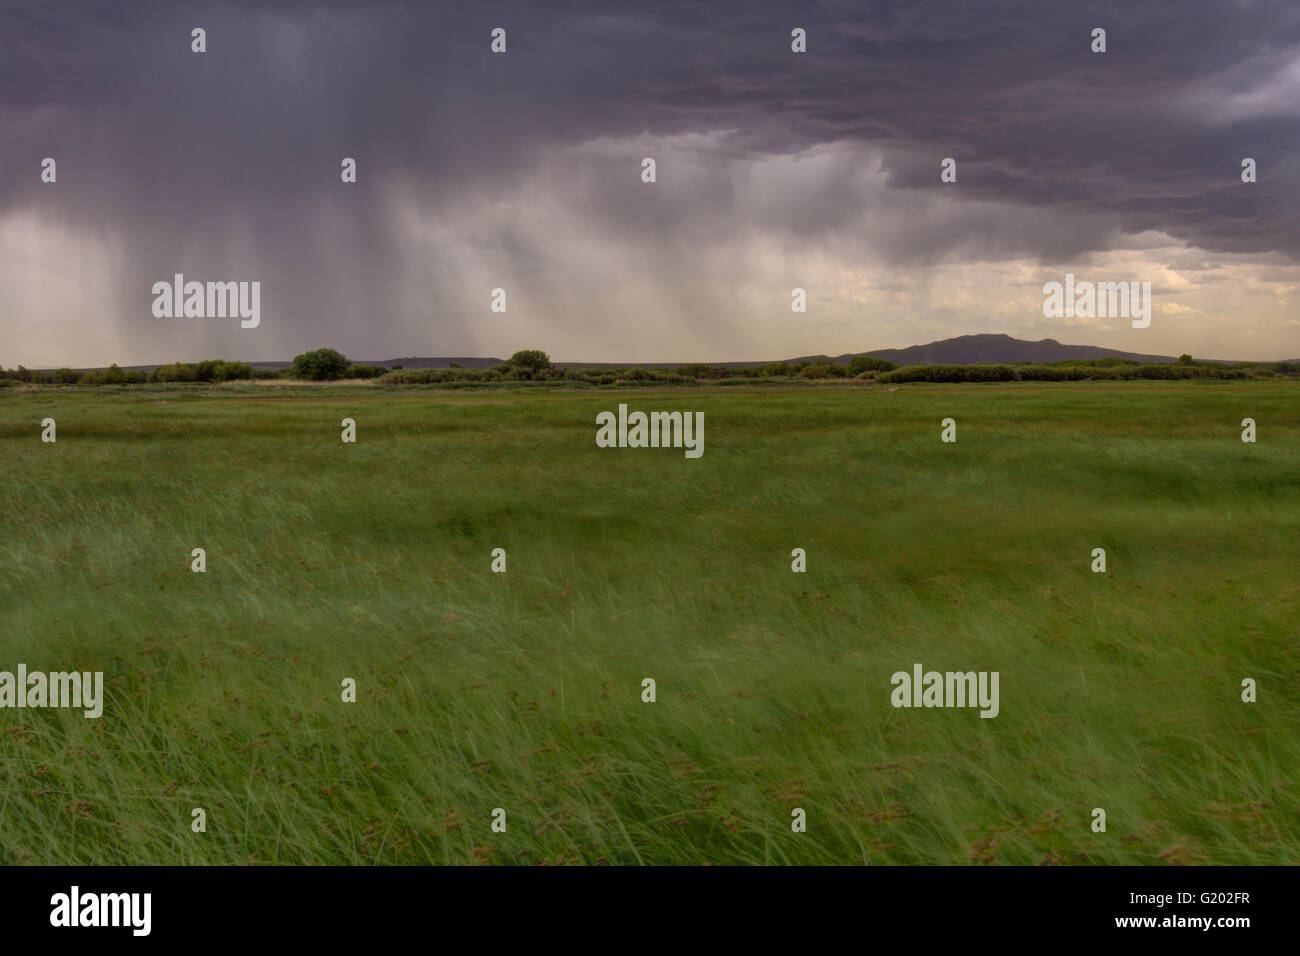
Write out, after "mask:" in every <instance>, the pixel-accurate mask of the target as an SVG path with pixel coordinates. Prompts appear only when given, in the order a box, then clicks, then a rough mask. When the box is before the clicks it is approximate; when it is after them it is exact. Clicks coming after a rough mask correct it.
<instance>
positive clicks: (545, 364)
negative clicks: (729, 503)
mask: <svg viewBox="0 0 1300 956" xmlns="http://www.w3.org/2000/svg"><path fill="white" fill-rule="evenodd" d="M505 364H506V365H510V366H513V367H514V368H516V369H523V370H527V371H528V372H529V373H530V374H529V375H527V376H524V377H525V378H530V377H531V373H534V372H540V371H541V370H542V369H544V368H550V367H551V357H550V356H549V355H547V354H546V353H545V352H543V351H542V350H541V349H522V350H521V351H518V352H516V353H515V354H514V355H512V356H510V358H509V359H508V360H507V361H506V363H505Z"/></svg>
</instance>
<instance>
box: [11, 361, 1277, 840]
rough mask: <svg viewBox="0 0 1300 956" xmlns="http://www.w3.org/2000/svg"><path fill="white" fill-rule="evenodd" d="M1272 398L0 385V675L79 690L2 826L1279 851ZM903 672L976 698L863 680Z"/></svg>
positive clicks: (1136, 389) (19, 728)
mask: <svg viewBox="0 0 1300 956" xmlns="http://www.w3.org/2000/svg"><path fill="white" fill-rule="evenodd" d="M1298 397H1300V392H1297V387H1296V386H1295V385H1294V384H1287V383H1275V384H1255V383H1230V384H1229V383H1220V384H1184V383H1167V384H1165V383H1160V384H1156V383H1152V384H1144V385H1135V384H1123V383H1092V384H1080V385H1067V384H1051V385H1039V384H1033V385H1031V384H1019V385H980V386H927V385H917V386H905V387H903V388H902V389H899V390H895V391H886V390H878V389H871V390H864V389H845V390H835V389H815V388H810V389H792V390H744V391H740V390H730V389H729V390H725V391H723V390H718V391H714V390H700V389H691V390H682V391H676V390H666V389H663V388H657V389H654V390H647V391H645V392H630V391H627V390H619V391H618V392H616V393H609V392H597V391H592V392H584V393H580V394H575V393H571V392H556V393H545V392H539V391H536V390H534V391H531V392H529V393H527V394H503V393H494V394H492V395H488V396H483V395H468V394H466V393H464V392H457V393H455V394H447V393H441V392H438V391H433V390H420V389H402V390H399V389H384V388H373V387H372V388H364V389H363V388H356V389H346V388H321V389H305V388H297V389H292V390H290V389H284V390H280V389H270V390H261V391H249V390H247V389H245V390H241V389H238V388H236V389H226V390H211V391H198V390H186V389H168V388H167V387H156V388H149V389H142V390H135V391H126V390H123V391H114V390H111V389H104V390H95V391H88V390H71V389H65V390H59V389H55V390H42V391H37V392H32V393H23V394H15V393H8V394H6V395H4V396H3V397H0V474H2V475H3V481H2V482H0V509H2V510H0V514H2V520H3V525H0V669H4V670H14V669H15V668H16V666H17V664H18V663H19V662H23V663H25V664H26V665H27V666H28V668H29V669H32V670H63V669H70V668H78V669H82V670H102V671H104V672H105V680H106V684H107V688H106V702H105V707H104V715H103V717H102V718H100V719H99V720H88V719H85V718H83V717H82V716H81V713H80V711H71V712H70V711H62V710H31V709H26V710H21V711H20V710H0V730H3V734H0V860H3V861H4V862H25V863H248V862H253V863H281V864H290V863H411V864H418V863H454V864H459V863H543V862H549V863H600V862H609V863H679V864H694V863H867V862H869V863H872V864H886V863H911V864H916V863H925V864H935V863H967V862H975V863H993V862H996V863H1003V864H1018V863H1025V864H1034V863H1065V864H1075V863H1121V864H1130V863H1131V864H1139V863H1141V864H1145V863H1162V862H1168V863H1179V862H1191V863H1216V864H1220V863H1246V864H1250V863H1289V864H1294V863H1297V862H1300V850H1298V849H1297V833H1298V830H1297V825H1298V824H1300V820H1298V819H1297V800H1296V784H1297V781H1296V768H1297V766H1300V734H1297V729H1298V728H1297V725H1298V723H1300V721H1298V720H1297V717H1298V716H1300V706H1298V705H1297V700H1296V690H1295V688H1296V687H1297V678H1300V668H1298V667H1297V656H1296V646H1297V636H1300V634H1298V631H1300V625H1298V623H1297V622H1300V577H1298V571H1297V568H1298V567H1300V564H1298V563H1297V557H1298V556H1300V544H1298V542H1300V498H1298V493H1300V401H1297V398H1298ZM620 401H623V402H628V403H629V404H630V405H631V406H632V407H633V408H641V409H644V410H655V409H666V410H676V409H680V410H690V411H703V412H704V417H705V453H704V456H703V457H702V458H701V459H699V460H695V461H691V460H687V459H686V458H685V457H684V456H683V454H682V451H681V450H673V449H620V450H613V449H600V448H597V447H596V445H595V442H594V437H595V431H596V426H595V416H596V413H597V412H598V411H601V410H605V409H613V408H614V407H615V406H616V404H617V403H618V402H620ZM47 416H49V417H53V418H55V419H56V420H57V422H58V442H57V443H56V444H42V443H41V441H40V421H41V419H42V418H44V417H47ZM948 416H951V417H953V418H955V419H956V420H957V434H958V441H957V443H956V444H943V443H941V442H940V441H939V432H940V425H939V423H940V419H941V418H944V417H948ZM344 417H352V418H355V419H356V422H357V433H358V442H357V444H355V445H344V444H342V443H341V442H340V440H339V436H340V430H341V429H340V425H339V423H340V420H341V419H342V418H344ZM1244 417H1252V418H1254V419H1255V420H1256V421H1257V422H1258V423H1259V441H1258V442H1257V443H1256V444H1253V445H1252V444H1244V443H1242V442H1241V440H1240V421H1241V419H1242V418H1244ZM195 547H202V548H205V549H206V551H207V562H208V570H207V573H206V574H201V575H200V574H194V573H192V572H191V571H190V560H191V559H190V552H191V550H192V549H193V548H195ZM498 547H500V548H504V549H505V550H506V552H507V555H508V568H509V570H508V572H507V573H506V574H504V575H502V574H493V573H491V572H490V570H489V565H490V555H491V551H492V549H493V548H498ZM795 547H802V548H804V549H806V551H807V554H808V571H807V573H806V574H793V573H791V570H790V561H791V557H790V552H791V550H792V549H793V548H795ZM1094 547H1104V548H1105V549H1106V551H1107V555H1108V561H1109V573H1108V574H1106V575H1100V574H1093V573H1091V572H1090V570H1089V564H1090V561H1091V551H1092V549H1093V548H1094ZM917 661H919V662H921V663H922V664H924V665H925V667H926V669H935V670H940V671H946V670H989V671H992V670H996V671H998V672H999V673H1000V675H1001V701H1000V704H1001V713H1000V715H999V716H998V717H997V718H995V719H991V720H990V719H981V718H980V717H979V716H978V712H977V711H976V710H974V709H965V710H961V709H953V710H945V709H928V710H926V709H922V710H912V709H894V708H892V707H891V706H890V702H889V697H890V690H891V686H890V680H889V678H890V675H891V674H892V673H893V672H894V671H897V670H910V669H911V666H912V664H913V663H914V662H917ZM345 677H351V678H354V679H355V680H356V681H357V685H358V701H357V702H356V703H355V704H347V703H343V702H342V701H341V700H340V682H341V681H342V680H343V678H345ZM645 677H653V678H654V679H655V680H656V682H657V692H658V700H657V701H656V702H655V703H653V704H649V703H643V702H642V700H641V682H642V679H643V678H645ZM1244 677H1253V678H1254V679H1255V680H1256V681H1258V685H1259V701H1258V703H1255V704H1247V703H1243V702H1242V701H1241V699H1240V694H1241V680H1242V678H1244ZM195 807H202V808H204V809H205V810H206V812H207V820H208V827H207V832H205V833H194V832H192V831H191V827H190V822H191V810H192V809H193V808H195ZM497 807H501V808H504V809H505V811H506V814H507V818H506V819H507V830H506V832H505V833H494V832H493V831H492V829H491V827H490V820H491V813H492V810H493V809H494V808H497ZM795 807H802V808H804V809H805V810H806V811H807V817H808V828H807V832H806V833H793V832H792V831H791V827H790V823H791V810H792V808H795ZM1095 807H1101V808H1104V809H1105V810H1106V813H1107V817H1108V826H1107V831H1106V832H1105V833H1094V832H1092V830H1091V829H1090V823H1091V820H1092V817H1091V811H1092V810H1093V808H1095Z"/></svg>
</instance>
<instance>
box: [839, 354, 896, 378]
mask: <svg viewBox="0 0 1300 956" xmlns="http://www.w3.org/2000/svg"><path fill="white" fill-rule="evenodd" d="M896 368H898V366H897V365H895V364H894V363H893V362H886V361H885V360H884V359H879V358H872V357H871V356H870V355H855V356H854V357H853V360H852V361H851V362H849V374H850V375H854V376H859V375H861V374H862V373H863V372H890V371H893V370H894V369H896Z"/></svg>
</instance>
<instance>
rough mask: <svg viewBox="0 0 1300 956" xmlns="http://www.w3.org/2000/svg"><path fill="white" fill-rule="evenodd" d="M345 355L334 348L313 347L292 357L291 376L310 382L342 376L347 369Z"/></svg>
mask: <svg viewBox="0 0 1300 956" xmlns="http://www.w3.org/2000/svg"><path fill="white" fill-rule="evenodd" d="M349 364H350V363H349V362H348V359H347V356H345V355H343V354H342V353H341V352H338V351H335V350H334V349H315V350H314V351H311V352H303V353H302V354H301V355H295V356H294V357H293V372H292V377H293V378H299V379H304V380H306V381H310V382H323V381H332V380H334V379H338V378H342V377H343V376H344V375H345V374H346V373H347V370H348V365H349Z"/></svg>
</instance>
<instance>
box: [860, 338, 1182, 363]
mask: <svg viewBox="0 0 1300 956" xmlns="http://www.w3.org/2000/svg"><path fill="white" fill-rule="evenodd" d="M857 354H861V355H870V356H872V357H873V358H880V359H884V360H885V361H887V362H893V363H894V364H895V365H971V364H974V363H976V362H1066V361H1069V360H1071V359H1102V358H1116V359H1129V360H1130V361H1134V362H1176V361H1178V359H1177V357H1175V356H1171V355H1144V354H1142V353H1139V352H1120V351H1118V350H1116V349H1103V348H1099V347H1098V346H1096V345H1062V344H1061V343H1060V342H1058V341H1056V339H1039V340H1038V341H1037V342H1029V341H1027V340H1025V339H1013V338H1012V337H1011V336H1009V335H990V334H984V335H959V336H957V338H955V339H944V340H943V341H941V342H931V343H930V344H929V345H913V346H910V347H909V348H905V349H877V350H876V351H874V352H861V353H857ZM853 358H854V356H853V355H841V356H839V358H838V359H837V360H836V361H839V362H842V363H848V362H849V361H850V360H852V359H853Z"/></svg>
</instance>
